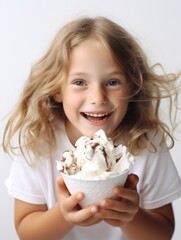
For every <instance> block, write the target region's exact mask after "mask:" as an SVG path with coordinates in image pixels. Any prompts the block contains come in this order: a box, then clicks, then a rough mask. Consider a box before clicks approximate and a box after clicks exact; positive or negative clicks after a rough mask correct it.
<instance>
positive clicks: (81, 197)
mask: <svg viewBox="0 0 181 240" xmlns="http://www.w3.org/2000/svg"><path fill="white" fill-rule="evenodd" d="M76 197H77V199H78V200H82V199H83V197H84V195H83V194H82V193H78V194H77V196H76Z"/></svg>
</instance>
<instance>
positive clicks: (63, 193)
mask: <svg viewBox="0 0 181 240" xmlns="http://www.w3.org/2000/svg"><path fill="white" fill-rule="evenodd" d="M57 185H58V194H59V196H60V197H63V198H67V197H69V196H70V193H69V191H68V189H67V187H66V185H65V183H64V181H63V178H62V177H61V176H58V177H57Z"/></svg>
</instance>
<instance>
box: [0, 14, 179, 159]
mask: <svg viewBox="0 0 181 240" xmlns="http://www.w3.org/2000/svg"><path fill="white" fill-rule="evenodd" d="M91 38H94V39H96V40H97V41H99V42H101V43H102V44H103V45H105V46H106V47H107V48H108V49H109V50H110V51H111V53H112V54H113V56H114V58H115V59H116V61H117V62H118V63H120V66H121V67H122V68H123V71H124V73H125V76H126V79H127V80H128V83H129V86H130V89H131V96H129V106H128V111H127V114H126V116H125V118H124V119H123V121H122V122H121V123H120V125H119V126H118V128H117V129H116V131H115V133H114V138H115V139H116V138H117V137H119V136H120V135H121V136H122V137H123V138H124V141H125V145H127V146H128V148H129V150H130V151H131V152H132V153H135V154H136V153H138V152H139V151H140V150H141V149H143V148H145V147H147V146H148V144H150V141H151V140H150V139H149V132H150V131H152V130H153V129H154V130H155V133H156V132H158V131H160V129H161V132H162V133H163V137H162V142H164V141H166V138H167V137H169V138H170V140H171V144H170V147H172V146H173V144H174V139H173V137H172V134H171V130H170V128H169V127H168V126H167V125H166V124H165V123H164V122H163V121H162V120H161V119H160V101H161V100H162V99H165V98H168V99H169V103H170V107H169V116H170V117H173V116H175V114H176V111H175V112H174V115H173V111H174V110H173V109H174V108H173V106H174V104H175V101H176V99H177V90H176V89H177V86H176V80H177V79H178V77H179V75H174V74H165V73H164V71H163V74H162V75H159V74H156V71H155V67H156V66H159V67H161V65H159V64H156V65H155V66H152V67H150V66H149V64H148V61H147V58H146V56H145V54H144V52H143V51H142V49H141V48H140V46H139V44H138V43H137V42H136V40H135V39H134V38H133V37H132V36H131V35H130V34H129V33H128V32H127V31H126V30H125V29H124V28H122V27H121V26H119V25H118V24H116V23H114V22H113V21H111V20H109V19H107V18H104V17H96V18H89V17H85V18H80V19H77V20H74V21H72V22H70V23H68V24H67V25H65V26H64V27H62V28H61V29H60V31H59V32H58V33H57V35H56V36H55V38H54V40H53V42H52V44H51V46H50V48H49V50H48V51H47V53H46V54H45V55H44V56H43V57H42V58H41V59H40V60H39V61H38V62H37V63H36V64H35V65H34V66H33V67H32V70H31V73H30V75H29V78H28V80H27V82H26V85H25V87H24V90H23V92H22V94H21V97H20V99H19V101H18V103H17V105H16V106H15V107H14V109H13V112H12V114H11V116H10V118H9V121H8V122H7V125H6V128H5V133H4V140H3V148H4V150H5V151H6V152H10V151H12V152H14V147H13V146H12V144H11V140H12V138H13V137H14V136H15V135H16V134H17V135H18V139H19V145H18V147H20V149H21V150H22V149H23V148H24V147H25V148H26V149H29V150H31V151H33V152H34V153H35V154H36V155H43V154H45V152H44V151H41V146H42V144H45V143H46V144H47V145H46V146H48V147H47V148H46V149H47V153H51V151H52V150H53V149H54V148H55V146H56V138H55V123H56V122H57V120H59V119H60V118H64V117H65V116H64V111H63V108H62V104H58V103H56V102H55V101H54V95H55V94H56V93H57V91H59V90H60V88H61V86H62V84H63V83H64V82H65V81H66V79H67V76H68V71H69V59H70V54H71V51H72V49H73V48H74V47H76V46H78V45H79V44H81V43H82V42H84V41H85V40H87V39H91ZM172 120H173V118H170V122H171V124H172V125H173V121H172ZM154 147H155V150H156V146H154Z"/></svg>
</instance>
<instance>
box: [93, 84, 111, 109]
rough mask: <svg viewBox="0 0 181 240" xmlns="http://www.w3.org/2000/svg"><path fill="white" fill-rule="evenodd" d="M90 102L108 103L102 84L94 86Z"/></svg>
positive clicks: (97, 103) (95, 103)
mask: <svg viewBox="0 0 181 240" xmlns="http://www.w3.org/2000/svg"><path fill="white" fill-rule="evenodd" d="M89 103H91V104H94V105H102V104H106V103H107V94H106V92H105V90H104V88H103V87H102V86H94V87H92V90H91V91H90V93H89Z"/></svg>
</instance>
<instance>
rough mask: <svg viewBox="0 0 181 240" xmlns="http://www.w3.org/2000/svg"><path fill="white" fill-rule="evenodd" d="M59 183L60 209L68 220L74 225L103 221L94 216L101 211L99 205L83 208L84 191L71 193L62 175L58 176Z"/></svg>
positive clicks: (87, 224)
mask: <svg viewBox="0 0 181 240" xmlns="http://www.w3.org/2000/svg"><path fill="white" fill-rule="evenodd" d="M57 184H58V196H59V205H60V211H61V213H62V215H63V217H64V219H65V221H66V222H68V223H70V224H71V225H73V226H75V225H77V226H90V225H93V224H96V223H98V222H100V221H102V220H101V219H98V218H95V217H94V214H95V213H97V212H98V211H99V209H98V207H97V206H89V207H87V208H84V209H81V207H80V206H79V203H80V201H81V200H82V199H83V198H84V195H83V193H81V192H78V193H75V194H73V195H71V194H70V193H69V191H68V189H67V188H66V186H65V184H64V181H63V179H62V177H60V176H59V177H58V178H57Z"/></svg>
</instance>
